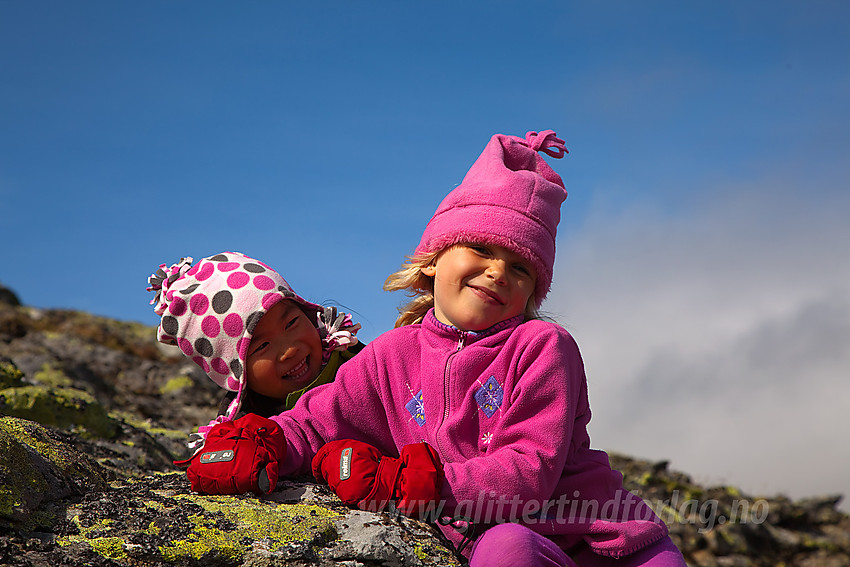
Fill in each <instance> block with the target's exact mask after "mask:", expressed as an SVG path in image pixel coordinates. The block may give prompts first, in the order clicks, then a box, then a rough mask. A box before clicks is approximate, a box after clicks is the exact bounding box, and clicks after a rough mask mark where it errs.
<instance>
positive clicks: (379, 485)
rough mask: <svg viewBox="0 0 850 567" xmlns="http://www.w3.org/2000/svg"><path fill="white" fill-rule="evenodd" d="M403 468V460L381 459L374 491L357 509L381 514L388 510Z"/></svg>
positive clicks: (376, 473)
mask: <svg viewBox="0 0 850 567" xmlns="http://www.w3.org/2000/svg"><path fill="white" fill-rule="evenodd" d="M403 466H404V464H403V463H402V462H401V459H394V458H392V457H381V461H380V462H379V463H378V470H377V472H375V483H374V484H373V485H372V491H371V492H370V493H369V495H368V496H367V497H366V498H364V499H363V500H361V501H360V503H359V504H358V505H357V507H358V508H360V509H361V510H368V511H370V512H380V511H381V510H383V509H384V508H386V507H387V504H388V503H389V502H390V500H392V499H393V497H394V496H395V495H394V494H393V493H394V491H395V486H396V483H397V482H398V477H399V475H400V474H401V469H402V467H403Z"/></svg>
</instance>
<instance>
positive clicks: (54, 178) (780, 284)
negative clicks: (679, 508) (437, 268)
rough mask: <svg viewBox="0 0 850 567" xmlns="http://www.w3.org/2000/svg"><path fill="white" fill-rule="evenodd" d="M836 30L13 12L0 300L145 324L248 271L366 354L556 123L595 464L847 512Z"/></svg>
mask: <svg viewBox="0 0 850 567" xmlns="http://www.w3.org/2000/svg"><path fill="white" fill-rule="evenodd" d="M848 29H850V5H848V4H847V3H845V2H838V1H835V2H824V1H814V2H806V3H802V2H758V1H753V2H732V1H728V2H727V1H721V2H710V3H709V2H702V3H698V2H688V3H682V2H672V1H671V2H658V1H647V2H640V3H638V2H625V1H621V2H557V3H556V2H550V3H533V4H529V3H518V2H500V1H488V2H477V1H475V2H463V3H449V2H429V3H410V2H383V1H376V2H350V3H343V2H324V3H320V4H315V3H314V4H310V3H297V4H296V3H283V2H239V3H226V2H190V1H187V2H180V3H174V2H160V1H152V2H144V3H141V2H136V3H131V2H113V1H110V2H105V1H87V2H60V1H55V2H44V1H31V2H12V1H5V0H0V76H2V78H3V80H2V82H0V106H2V109H3V110H2V112H0V211H2V226H3V232H4V234H5V235H6V241H7V242H8V243H10V244H9V245H8V246H7V250H6V261H5V262H4V263H3V268H2V269H0V283H2V284H4V285H6V286H8V287H10V288H12V289H13V290H14V291H15V292H16V293H17V294H18V295H19V296H20V298H21V300H22V301H23V302H24V303H25V304H27V305H32V306H36V307H62V308H70V309H81V310H86V311H90V312H93V313H97V314H101V315H106V316H110V317H115V318H118V319H124V320H134V321H141V322H144V323H148V324H151V325H153V324H155V323H156V318H155V316H154V314H153V311H152V309H151V307H150V306H149V305H148V300H149V299H150V297H149V294H148V293H147V292H146V291H145V287H146V284H145V280H146V278H147V276H148V275H149V274H150V273H151V272H152V271H153V270H154V269H155V268H156V267H157V266H158V265H159V264H160V263H168V264H171V263H173V262H175V261H176V260H177V259H179V258H180V257H181V256H193V257H195V258H201V257H204V256H208V255H211V254H214V253H216V252H219V251H223V250H237V251H241V252H244V253H246V254H249V255H252V256H255V257H258V258H260V259H262V260H264V261H265V262H267V263H269V264H270V265H272V266H273V267H275V268H277V269H278V270H279V271H280V272H281V273H282V274H283V276H284V277H285V278H286V279H287V280H288V281H289V282H290V283H291V284H292V286H293V287H294V288H295V289H296V290H297V291H298V292H299V293H301V294H302V295H304V296H305V297H307V298H309V299H311V300H314V301H317V302H332V303H336V304H342V305H344V306H346V307H348V308H350V309H352V310H354V311H356V313H357V315H356V316H355V318H357V319H359V320H360V321H361V322H362V323H363V324H364V330H363V332H362V336H363V337H364V338H365V339H367V340H368V339H371V338H374V337H375V336H377V335H378V334H380V333H381V332H382V331H384V330H387V329H389V328H390V327H391V325H392V322H393V320H394V316H395V308H396V306H397V305H398V304H399V303H400V302H401V301H402V300H403V297H400V296H398V295H392V294H387V293H385V292H383V291H381V284H382V283H383V280H384V278H385V277H386V275H387V274H389V273H390V272H392V271H393V270H394V269H395V268H396V267H397V266H398V265H399V264H400V263H401V262H402V260H403V258H404V256H405V255H406V254H408V253H409V252H411V251H412V250H413V248H414V247H415V245H416V243H417V242H418V239H419V236H420V234H421V232H422V229H423V228H424V226H425V223H426V222H427V220H428V218H429V217H430V215H431V214H432V213H433V211H434V209H435V208H436V206H437V204H438V203H439V201H440V200H441V199H442V197H443V196H444V195H445V194H446V193H447V192H448V191H449V190H451V188H452V187H453V186H454V185H456V184H457V183H459V182H460V180H461V179H462V177H463V175H464V173H465V172H466V170H467V169H468V168H469V166H470V165H471V164H472V162H473V161H474V160H475V158H476V157H477V156H478V154H479V153H480V151H481V150H482V149H483V147H484V145H485V143H486V141H487V140H488V139H489V137H490V136H491V135H492V134H494V133H508V134H517V135H524V133H525V132H526V131H528V130H544V129H553V130H555V131H556V132H557V133H558V134H559V136H560V137H562V138H564V139H565V140H566V141H567V147H568V148H569V150H570V154H569V155H568V156H567V157H566V158H565V159H563V160H560V161H558V160H550V162H551V164H552V166H553V167H554V168H555V169H556V171H558V172H559V173H560V174H561V175H562V177H563V178H564V181H565V183H566V186H567V190H568V191H569V194H570V196H569V198H568V199H567V201H566V203H565V204H564V206H563V208H562V222H561V226H560V229H559V238H558V248H559V252H558V259H557V261H556V277H555V281H554V284H553V290H552V292H551V293H550V297H549V300H548V301H547V303H546V304H545V305H544V308H545V309H546V310H548V311H549V312H550V314H552V315H553V316H555V317H556V318H557V319H558V320H559V321H560V322H561V323H562V324H564V325H565V326H566V327H567V328H568V329H570V331H571V332H573V334H574V335H575V336H576V338H577V340H578V342H579V345H580V346H581V348H582V350H583V352H584V355H585V362H586V365H587V369H588V376H589V384H590V395H591V404H592V407H593V408H594V416H595V417H594V420H593V422H592V423H591V435H592V438H593V440H594V444H595V445H597V446H599V447H601V448H605V449H610V450H619V451H623V452H626V453H630V454H635V455H638V456H642V457H648V458H658V459H670V460H671V461H672V466H673V467H674V468H678V469H680V470H685V471H686V472H688V473H690V474H692V475H694V476H695V477H697V478H698V479H701V480H705V481H708V482H728V483H732V484H738V485H741V486H743V487H744V488H745V489H747V490H750V491H755V492H765V493H774V492H787V493H789V494H791V495H792V496H807V495H811V494H815V493H822V492H844V493H846V494H850V484H848V481H847V480H846V479H847V478H850V475H848V474H847V473H848V472H850V452H848V451H847V449H846V439H845V437H846V432H847V431H848V430H850V427H848V426H850V423H848V421H850V420H848V417H847V414H848V411H847V410H848V409H850V386H848V384H850V381H848V378H850V376H848V374H850V354H848V353H847V350H848V349H847V348H846V345H847V344H848V341H850V324H849V323H848V321H850V284H848V282H850V253H848V252H849V250H848V245H847V242H848V241H850V238H849V237H850V230H848V228H847V227H846V225H848V224H850V223H848V222H847V220H848V218H847V217H848V212H850V207H848V205H850V202H849V201H850V196H848V181H850V165H848V159H847V156H848V155H850V111H848V105H847V101H848V100H850V34H848V33H847V30H848ZM815 463H817V464H815ZM845 507H846V502H845Z"/></svg>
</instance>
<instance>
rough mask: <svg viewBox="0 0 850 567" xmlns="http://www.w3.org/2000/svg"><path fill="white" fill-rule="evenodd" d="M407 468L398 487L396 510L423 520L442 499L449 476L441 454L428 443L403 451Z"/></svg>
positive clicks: (408, 446)
mask: <svg viewBox="0 0 850 567" xmlns="http://www.w3.org/2000/svg"><path fill="white" fill-rule="evenodd" d="M401 462H402V464H403V468H402V470H401V477H400V478H399V483H398V487H397V495H398V502H397V503H396V508H398V509H399V511H401V513H402V514H404V515H406V516H412V517H417V518H421V517H422V516H423V514H424V513H425V511H426V510H427V509H428V506H429V505H431V504H432V503H436V502H437V501H438V500H439V499H440V489H441V488H442V487H443V480H444V479H445V473H444V472H443V463H442V462H441V461H440V457H439V456H438V455H437V452H436V451H435V450H434V449H433V448H432V447H431V446H430V445H428V444H427V443H424V442H423V443H416V444H413V445H405V446H404V447H402V448H401Z"/></svg>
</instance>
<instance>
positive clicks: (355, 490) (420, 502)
mask: <svg viewBox="0 0 850 567" xmlns="http://www.w3.org/2000/svg"><path fill="white" fill-rule="evenodd" d="M313 476H315V477H316V480H319V481H326V482H327V483H328V484H329V485H330V486H331V488H332V489H333V491H334V492H335V493H336V495H337V496H339V497H340V499H341V500H342V501H343V502H345V503H346V504H349V505H356V506H357V507H358V508H360V509H361V510H371V511H380V510H383V509H384V508H386V507H387V505H388V504H389V502H390V501H396V508H397V509H398V510H399V511H401V512H402V513H403V514H406V515H408V516H419V517H421V516H422V515H423V513H424V512H425V511H426V509H427V508H428V506H429V505H430V504H432V503H435V502H436V501H437V500H439V498H440V488H441V487H442V484H443V478H444V475H443V465H442V463H441V462H440V458H439V457H438V456H437V453H436V451H434V449H432V448H431V447H430V446H429V445H428V444H427V443H417V444H414V445H406V446H405V447H403V448H402V450H401V456H400V457H399V458H398V459H396V458H393V457H385V456H383V455H381V453H380V452H379V451H378V450H377V449H376V448H375V447H372V446H371V445H368V444H366V443H363V442H361V441H354V440H351V439H343V440H339V441H331V442H330V443H327V444H326V445H325V446H324V447H322V448H321V449H319V452H318V453H317V454H316V456H315V457H313Z"/></svg>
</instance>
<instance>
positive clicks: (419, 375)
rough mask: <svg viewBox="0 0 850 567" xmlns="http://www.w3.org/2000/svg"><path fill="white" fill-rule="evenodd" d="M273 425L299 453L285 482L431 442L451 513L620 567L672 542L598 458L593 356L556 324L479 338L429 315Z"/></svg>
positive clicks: (505, 329)
mask: <svg viewBox="0 0 850 567" xmlns="http://www.w3.org/2000/svg"><path fill="white" fill-rule="evenodd" d="M273 419H274V420H275V421H276V422H277V423H279V424H280V426H281V427H282V428H283V432H284V435H285V436H286V439H287V443H288V450H287V457H286V460H285V462H284V463H283V465H282V467H281V475H282V476H292V475H298V474H305V473H309V472H310V463H311V459H312V458H313V455H315V453H316V452H317V451H318V449H319V448H320V447H321V446H322V445H324V444H325V443H326V442H328V441H332V440H335V439H357V440H360V441H364V442H366V443H370V444H372V445H374V446H375V447H377V448H378V449H379V450H380V451H381V452H382V453H383V454H386V455H391V456H394V457H397V456H398V455H399V452H400V449H401V448H402V447H403V446H404V445H407V444H410V443H418V442H420V441H426V442H428V443H429V444H430V445H431V446H432V447H434V448H435V449H436V450H437V452H438V453H439V455H440V457H441V459H442V461H443V463H444V466H445V472H446V482H445V485H444V487H443V498H444V501H443V502H441V503H440V505H441V509H440V515H441V516H445V517H464V518H467V519H469V520H470V521H471V522H472V523H473V524H477V525H479V526H482V525H483V526H485V527H486V526H487V525H490V524H493V523H497V522H501V521H514V522H521V523H524V524H525V525H528V526H529V527H531V528H532V529H534V530H535V531H538V532H540V533H542V534H544V535H547V536H549V537H551V538H552V539H553V540H554V541H556V542H557V543H558V544H559V545H560V546H561V547H562V548H564V549H565V550H569V548H570V547H572V546H573V545H575V544H577V543H579V542H581V540H584V541H585V542H587V543H588V544H590V545H591V547H592V548H593V549H594V550H595V551H596V552H597V553H600V554H603V555H610V556H614V557H619V556H622V555H626V554H630V553H632V552H634V551H637V550H638V549H641V548H642V547H644V546H646V545H648V544H650V543H653V542H655V541H658V540H660V539H661V538H662V537H664V536H665V535H666V534H667V528H666V526H665V525H664V524H663V522H661V520H660V519H658V518H657V517H656V516H655V514H654V513H653V512H652V510H651V509H650V508H649V507H648V506H647V505H646V504H645V503H644V502H643V501H642V500H640V499H639V498H638V497H637V496H635V495H633V494H631V493H630V492H628V491H626V490H624V489H623V488H622V475H621V474H620V473H619V472H617V471H614V470H612V469H611V467H610V465H609V462H608V455H607V454H605V453H604V452H602V451H597V450H594V449H591V448H590V437H589V436H588V434H587V423H588V422H589V421H590V406H589V404H588V398H587V382H586V379H585V374H584V365H583V363H582V359H581V354H580V353H579V350H578V346H577V345H576V343H575V341H574V340H573V338H572V336H570V334H569V333H568V332H567V331H566V330H564V329H563V328H562V327H560V326H558V325H555V324H553V323H548V322H544V321H538V320H533V321H527V322H523V317H522V316H520V317H516V318H514V319H510V320H507V321H503V322H501V323H499V324H497V325H496V326H494V327H492V328H490V329H488V330H486V331H482V332H480V333H472V332H463V331H460V330H458V329H456V328H454V327H450V326H447V325H444V324H443V323H440V322H439V321H438V320H437V319H436V317H434V315H433V311H431V312H429V313H428V315H427V316H426V318H425V320H424V321H423V322H422V324H419V325H410V326H406V327H401V328H398V329H394V330H392V331H389V332H387V333H385V334H383V335H381V336H380V337H378V338H377V339H376V340H374V341H372V342H371V343H370V344H369V345H368V346H367V347H366V348H365V349H364V350H363V351H362V352H360V353H359V354H358V355H357V356H355V357H354V358H353V359H351V360H350V361H348V362H347V363H346V364H344V365H343V366H342V367H341V368H340V370H339V372H338V373H337V376H336V380H335V381H334V382H333V383H330V384H327V385H325V386H320V387H318V388H315V389H313V390H311V391H309V392H307V393H305V394H304V396H303V397H302V398H301V400H299V402H298V404H296V406H295V407H294V408H293V409H292V410H290V411H287V412H285V413H283V414H281V415H279V416H277V417H274V418H273ZM444 532H445V533H446V535H447V536H449V538H450V539H452V540H453V541H458V540H459V539H460V538H461V536H460V535H459V534H458V533H457V532H456V531H455V530H453V529H452V528H450V527H446V528H444Z"/></svg>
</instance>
